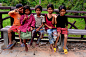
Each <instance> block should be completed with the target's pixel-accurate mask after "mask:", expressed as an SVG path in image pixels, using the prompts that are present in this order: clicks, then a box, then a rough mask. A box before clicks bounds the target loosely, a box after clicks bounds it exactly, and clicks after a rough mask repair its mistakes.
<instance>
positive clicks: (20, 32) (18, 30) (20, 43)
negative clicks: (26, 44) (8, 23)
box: [18, 30, 22, 45]
mask: <svg viewBox="0 0 86 57" xmlns="http://www.w3.org/2000/svg"><path fill="white" fill-rule="evenodd" d="M20 33H21V32H20V30H18V34H19V39H20V44H21V45H22V40H21V38H20Z"/></svg>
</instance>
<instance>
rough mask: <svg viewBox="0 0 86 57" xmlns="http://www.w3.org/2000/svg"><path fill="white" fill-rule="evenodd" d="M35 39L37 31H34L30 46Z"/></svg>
mask: <svg viewBox="0 0 86 57" xmlns="http://www.w3.org/2000/svg"><path fill="white" fill-rule="evenodd" d="M34 37H37V33H36V31H33V33H32V39H31V42H30V45H32V43H33V40H34Z"/></svg>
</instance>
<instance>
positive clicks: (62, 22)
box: [56, 15, 68, 28]
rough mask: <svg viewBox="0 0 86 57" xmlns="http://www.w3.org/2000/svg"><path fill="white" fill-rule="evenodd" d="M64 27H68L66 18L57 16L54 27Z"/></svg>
mask: <svg viewBox="0 0 86 57" xmlns="http://www.w3.org/2000/svg"><path fill="white" fill-rule="evenodd" d="M65 25H66V26H68V20H67V16H65V15H64V16H60V15H58V16H57V24H56V27H61V28H65Z"/></svg>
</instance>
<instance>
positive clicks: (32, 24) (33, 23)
mask: <svg viewBox="0 0 86 57" xmlns="http://www.w3.org/2000/svg"><path fill="white" fill-rule="evenodd" d="M35 23H36V21H35V18H34V16H33V15H32V23H31V27H35Z"/></svg>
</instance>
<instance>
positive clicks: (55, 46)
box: [55, 32, 60, 48]
mask: <svg viewBox="0 0 86 57" xmlns="http://www.w3.org/2000/svg"><path fill="white" fill-rule="evenodd" d="M59 37H60V32H58V37H57V39H56V43H55V48H56V46H57V42H58V40H59Z"/></svg>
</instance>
